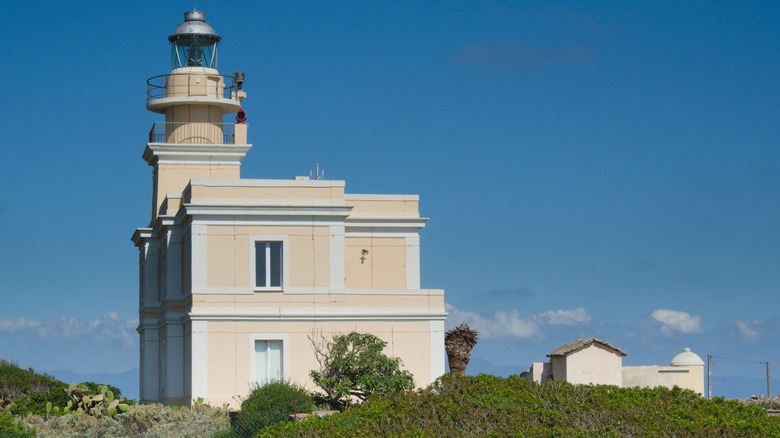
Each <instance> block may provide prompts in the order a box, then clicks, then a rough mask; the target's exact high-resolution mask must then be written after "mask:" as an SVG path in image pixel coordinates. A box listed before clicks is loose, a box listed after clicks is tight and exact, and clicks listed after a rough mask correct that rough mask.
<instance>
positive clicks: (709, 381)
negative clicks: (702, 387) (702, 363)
mask: <svg viewBox="0 0 780 438" xmlns="http://www.w3.org/2000/svg"><path fill="white" fill-rule="evenodd" d="M711 398H712V355H710V354H708V355H707V400H709V399H711Z"/></svg>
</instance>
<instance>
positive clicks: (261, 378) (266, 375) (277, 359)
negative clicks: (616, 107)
mask: <svg viewBox="0 0 780 438" xmlns="http://www.w3.org/2000/svg"><path fill="white" fill-rule="evenodd" d="M282 357H283V355H282V341H255V381H256V382H257V384H258V385H263V384H265V383H268V382H273V381H278V380H282V379H283V375H282V370H283V363H282Z"/></svg>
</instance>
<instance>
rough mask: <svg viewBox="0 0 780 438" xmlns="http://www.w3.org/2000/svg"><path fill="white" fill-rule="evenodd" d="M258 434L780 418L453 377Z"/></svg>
mask: <svg viewBox="0 0 780 438" xmlns="http://www.w3.org/2000/svg"><path fill="white" fill-rule="evenodd" d="M259 436H263V437H277V436H295V437H299V436H303V437H306V436H342V437H349V436H417V437H438V436H531V437H548V436H557V437H562V436H575V437H624V436H642V437H667V436H729V437H755V436H765V437H771V436H780V418H778V417H768V416H767V412H766V410H765V409H762V408H760V407H757V406H750V405H746V404H743V403H740V402H737V401H727V400H725V399H721V398H718V399H714V400H706V399H704V398H702V397H700V396H699V395H697V394H696V393H694V392H692V391H688V390H683V389H680V388H674V389H668V388H618V387H613V386H602V385H596V386H587V385H572V384H569V383H566V382H562V381H560V382H559V381H556V382H548V383H547V384H546V385H545V386H541V385H538V384H536V383H532V382H528V381H527V380H525V379H523V378H521V377H519V376H512V377H509V378H507V379H504V378H499V377H494V376H488V375H480V376H477V377H471V376H460V375H447V376H444V377H442V378H441V379H440V380H438V381H437V382H436V383H434V384H433V385H431V386H430V387H428V388H426V389H423V390H419V391H417V392H406V393H397V394H394V395H392V396H386V397H372V398H370V399H369V400H368V401H367V402H366V403H364V404H362V405H360V406H357V407H353V408H350V409H347V410H346V411H344V412H342V413H340V414H336V415H333V416H331V417H325V418H311V419H308V420H306V421H303V422H299V423H291V422H286V423H278V424H275V425H273V426H270V427H268V428H266V429H264V430H262V431H261V433H260V435H259Z"/></svg>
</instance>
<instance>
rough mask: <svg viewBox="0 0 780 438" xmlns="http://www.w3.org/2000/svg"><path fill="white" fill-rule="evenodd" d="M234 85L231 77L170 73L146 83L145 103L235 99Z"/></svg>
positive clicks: (155, 77)
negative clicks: (192, 98) (175, 99)
mask: <svg viewBox="0 0 780 438" xmlns="http://www.w3.org/2000/svg"><path fill="white" fill-rule="evenodd" d="M235 91H236V84H235V82H234V81H233V77H232V76H223V75H212V74H202V73H198V74H194V73H172V74H167V75H159V76H154V77H151V78H149V79H148V80H147V81H146V101H147V102H149V101H151V100H155V99H164V98H166V97H190V96H208V97H214V98H218V99H235V97H234V96H235Z"/></svg>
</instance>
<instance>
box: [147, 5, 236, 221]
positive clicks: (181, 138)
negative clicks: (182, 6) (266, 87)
mask: <svg viewBox="0 0 780 438" xmlns="http://www.w3.org/2000/svg"><path fill="white" fill-rule="evenodd" d="M221 39H222V38H221V37H220V36H219V35H217V33H216V32H215V31H214V28H213V27H212V26H211V25H210V24H208V23H207V22H206V13H205V12H201V11H190V12H186V13H185V14H184V22H183V23H181V24H179V25H178V26H177V27H176V31H175V32H174V33H173V34H172V35H171V36H169V37H168V41H170V43H171V68H172V69H171V72H170V73H168V74H164V75H159V76H154V77H152V78H150V79H149V80H148V81H147V92H146V108H147V109H148V110H149V111H153V112H156V113H160V114H165V122H156V123H154V125H153V126H152V129H151V131H150V132H149V143H148V145H147V147H146V150H145V152H144V160H146V162H147V163H149V165H150V166H152V167H153V168H154V184H153V187H154V188H153V190H154V192H153V194H152V217H151V221H152V223H154V222H155V221H156V220H157V217H158V216H160V215H161V214H162V215H164V214H165V212H166V211H167V210H173V211H175V208H176V206H173V205H167V202H166V197H167V195H168V194H169V193H181V191H182V190H183V189H184V187H185V186H186V185H187V183H188V182H189V180H190V179H238V178H239V177H240V166H241V160H242V159H243V158H244V156H245V155H246V153H247V151H249V149H250V148H251V145H249V144H247V143H246V128H247V125H246V124H245V120H246V116H245V114H244V112H243V111H242V110H241V100H242V99H243V98H244V97H246V94H245V93H244V91H243V84H244V74H243V73H241V72H237V73H234V74H233V76H223V75H220V73H219V71H218V70H217V60H218V59H219V56H218V55H219V42H220V40H221ZM232 113H236V117H235V120H236V121H235V123H225V122H224V121H223V120H224V119H225V117H226V115H228V114H232ZM171 201H172V200H169V202H171Z"/></svg>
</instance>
